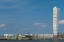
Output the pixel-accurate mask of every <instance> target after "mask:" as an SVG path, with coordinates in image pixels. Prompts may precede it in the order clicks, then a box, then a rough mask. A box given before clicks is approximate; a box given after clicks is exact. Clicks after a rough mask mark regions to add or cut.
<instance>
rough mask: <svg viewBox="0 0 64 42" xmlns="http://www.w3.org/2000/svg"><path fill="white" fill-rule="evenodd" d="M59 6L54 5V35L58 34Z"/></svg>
mask: <svg viewBox="0 0 64 42" xmlns="http://www.w3.org/2000/svg"><path fill="white" fill-rule="evenodd" d="M59 12H60V11H59V8H57V7H54V8H53V34H54V36H57V34H58V20H59V18H58V17H59Z"/></svg>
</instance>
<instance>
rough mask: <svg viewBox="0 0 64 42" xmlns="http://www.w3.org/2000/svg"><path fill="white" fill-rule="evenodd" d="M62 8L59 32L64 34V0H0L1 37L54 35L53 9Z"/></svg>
mask: <svg viewBox="0 0 64 42" xmlns="http://www.w3.org/2000/svg"><path fill="white" fill-rule="evenodd" d="M55 6H56V7H58V8H60V14H59V22H58V23H59V25H58V32H60V33H61V32H62V33H64V0H0V35H4V34H25V33H32V34H44V33H45V34H50V33H53V26H52V25H53V7H55Z"/></svg>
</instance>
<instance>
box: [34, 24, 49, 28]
mask: <svg viewBox="0 0 64 42" xmlns="http://www.w3.org/2000/svg"><path fill="white" fill-rule="evenodd" d="M33 25H35V26H38V27H42V28H44V27H48V25H46V24H44V23H34V24H33Z"/></svg>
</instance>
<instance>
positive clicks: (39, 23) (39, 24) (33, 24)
mask: <svg viewBox="0 0 64 42" xmlns="http://www.w3.org/2000/svg"><path fill="white" fill-rule="evenodd" d="M33 25H42V23H34V24H33Z"/></svg>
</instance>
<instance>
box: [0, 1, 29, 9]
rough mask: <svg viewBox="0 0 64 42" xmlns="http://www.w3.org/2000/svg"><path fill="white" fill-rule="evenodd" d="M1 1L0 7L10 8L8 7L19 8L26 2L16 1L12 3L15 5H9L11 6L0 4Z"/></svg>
mask: <svg viewBox="0 0 64 42" xmlns="http://www.w3.org/2000/svg"><path fill="white" fill-rule="evenodd" d="M3 3H4V2H3ZM3 3H1V5H0V9H10V8H19V7H20V8H21V6H22V5H24V4H27V3H28V2H22V3H17V4H15V3H13V4H15V5H11V6H5V5H2V4H3ZM22 8H23V6H22Z"/></svg>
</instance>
